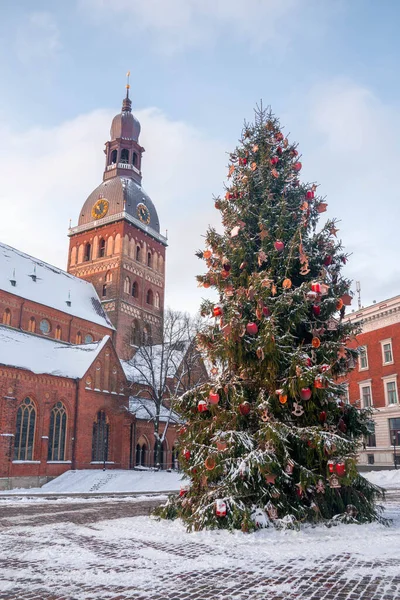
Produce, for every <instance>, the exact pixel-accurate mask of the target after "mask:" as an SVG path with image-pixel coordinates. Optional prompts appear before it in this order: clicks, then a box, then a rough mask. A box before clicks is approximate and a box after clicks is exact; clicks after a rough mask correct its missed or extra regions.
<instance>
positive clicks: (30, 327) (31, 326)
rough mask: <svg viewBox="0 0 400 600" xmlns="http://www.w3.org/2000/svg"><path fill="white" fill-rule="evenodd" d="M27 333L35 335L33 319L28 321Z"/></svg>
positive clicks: (34, 321) (34, 320)
mask: <svg viewBox="0 0 400 600" xmlns="http://www.w3.org/2000/svg"><path fill="white" fill-rule="evenodd" d="M28 331H30V332H31V333H35V331H36V319H35V317H31V318H30V319H29V323H28Z"/></svg>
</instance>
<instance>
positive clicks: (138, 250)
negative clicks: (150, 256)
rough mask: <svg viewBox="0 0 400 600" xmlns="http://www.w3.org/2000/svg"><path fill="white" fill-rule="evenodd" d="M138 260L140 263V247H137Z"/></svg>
mask: <svg viewBox="0 0 400 600" xmlns="http://www.w3.org/2000/svg"><path fill="white" fill-rule="evenodd" d="M136 260H137V261H138V262H140V246H136Z"/></svg>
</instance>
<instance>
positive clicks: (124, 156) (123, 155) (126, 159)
mask: <svg viewBox="0 0 400 600" xmlns="http://www.w3.org/2000/svg"><path fill="white" fill-rule="evenodd" d="M119 160H120V162H122V163H124V165H127V164H128V163H129V150H127V149H126V148H123V149H122V150H121V158H120V159H119Z"/></svg>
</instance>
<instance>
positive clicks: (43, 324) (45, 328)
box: [39, 319, 51, 335]
mask: <svg viewBox="0 0 400 600" xmlns="http://www.w3.org/2000/svg"><path fill="white" fill-rule="evenodd" d="M39 329H40V331H41V332H42V333H43V334H44V335H47V334H48V333H50V329H51V327H50V323H49V321H48V320H47V319H42V320H41V321H40V323H39Z"/></svg>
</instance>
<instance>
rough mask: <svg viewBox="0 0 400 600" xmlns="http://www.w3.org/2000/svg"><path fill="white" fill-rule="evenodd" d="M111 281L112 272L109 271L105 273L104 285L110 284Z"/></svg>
mask: <svg viewBox="0 0 400 600" xmlns="http://www.w3.org/2000/svg"><path fill="white" fill-rule="evenodd" d="M111 281H112V272H111V271H107V273H106V283H111Z"/></svg>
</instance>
